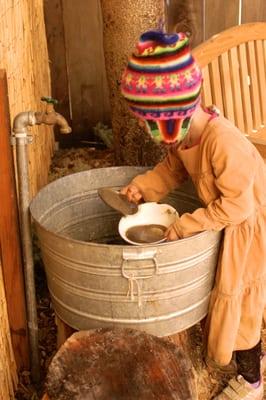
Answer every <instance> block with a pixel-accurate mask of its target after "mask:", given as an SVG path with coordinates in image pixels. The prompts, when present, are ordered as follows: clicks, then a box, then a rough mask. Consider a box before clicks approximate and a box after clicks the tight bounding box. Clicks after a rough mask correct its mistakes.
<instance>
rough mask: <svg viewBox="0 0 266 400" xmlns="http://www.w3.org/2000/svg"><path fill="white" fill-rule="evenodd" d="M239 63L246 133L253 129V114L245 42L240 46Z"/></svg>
mask: <svg viewBox="0 0 266 400" xmlns="http://www.w3.org/2000/svg"><path fill="white" fill-rule="evenodd" d="M238 49H239V63H240V78H241V81H240V82H241V94H242V102H243V109H244V121H245V133H247V134H251V133H252V129H253V116H252V111H251V102H250V89H249V84H250V76H249V73H248V65H247V52H246V46H245V44H244V43H243V44H241V45H240V46H239V48H238Z"/></svg>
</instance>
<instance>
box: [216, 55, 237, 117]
mask: <svg viewBox="0 0 266 400" xmlns="http://www.w3.org/2000/svg"><path fill="white" fill-rule="evenodd" d="M219 65H220V71H221V85H222V91H223V104H224V115H225V117H226V118H228V119H229V120H230V121H232V122H233V123H235V116H234V101H233V91H232V84H231V71H230V65H229V57H228V53H223V54H222V55H221V56H220V58H219Z"/></svg>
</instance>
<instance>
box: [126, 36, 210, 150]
mask: <svg viewBox="0 0 266 400" xmlns="http://www.w3.org/2000/svg"><path fill="white" fill-rule="evenodd" d="M201 84H202V74H201V70H200V68H199V66H198V65H197V63H196V62H195V60H194V58H193V57H192V55H191V52H190V49H189V39H188V37H187V36H186V35H185V34H184V33H174V34H166V33H164V32H162V31H147V32H145V33H143V34H142V35H141V37H140V40H139V42H138V44H137V46H136V49H135V52H134V53H133V54H132V56H131V57H130V59H129V62H128V65H127V67H126V70H125V72H124V74H123V76H122V82H121V91H122V94H123V95H124V97H125V98H126V100H127V102H128V104H129V107H130V109H131V111H132V112H133V113H134V114H135V115H136V116H137V117H139V118H141V119H144V120H145V121H146V123H147V126H148V127H149V130H150V133H151V134H152V135H153V137H154V139H155V140H158V141H164V142H167V143H172V142H175V141H180V140H182V139H183V138H184V137H185V134H186V132H187V130H188V128H189V125H190V119H191V115H192V114H193V113H194V111H195V109H196V107H197V105H198V104H199V102H200V91H201Z"/></svg>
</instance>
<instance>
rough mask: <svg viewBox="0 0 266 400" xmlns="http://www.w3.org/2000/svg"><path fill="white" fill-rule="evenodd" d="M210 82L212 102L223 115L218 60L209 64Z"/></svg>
mask: <svg viewBox="0 0 266 400" xmlns="http://www.w3.org/2000/svg"><path fill="white" fill-rule="evenodd" d="M210 77H211V79H210V84H211V89H212V96H213V104H215V105H216V106H217V107H218V108H219V110H220V111H221V113H222V114H223V115H224V105H223V95H222V84H221V74H220V68H219V63H218V60H214V61H213V62H212V63H211V64H210Z"/></svg>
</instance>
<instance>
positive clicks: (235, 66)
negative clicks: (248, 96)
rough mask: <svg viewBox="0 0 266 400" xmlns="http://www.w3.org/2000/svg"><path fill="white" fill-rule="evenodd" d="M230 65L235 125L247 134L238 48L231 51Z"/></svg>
mask: <svg viewBox="0 0 266 400" xmlns="http://www.w3.org/2000/svg"><path fill="white" fill-rule="evenodd" d="M229 64H230V72H231V84H232V92H233V99H234V100H233V105H234V114H235V124H236V126H237V127H238V128H239V129H240V130H241V131H242V132H245V124H244V116H243V103H242V96H241V95H240V93H241V84H240V68H239V60H238V52H237V48H236V47H233V48H232V49H231V50H230V51H229Z"/></svg>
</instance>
